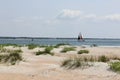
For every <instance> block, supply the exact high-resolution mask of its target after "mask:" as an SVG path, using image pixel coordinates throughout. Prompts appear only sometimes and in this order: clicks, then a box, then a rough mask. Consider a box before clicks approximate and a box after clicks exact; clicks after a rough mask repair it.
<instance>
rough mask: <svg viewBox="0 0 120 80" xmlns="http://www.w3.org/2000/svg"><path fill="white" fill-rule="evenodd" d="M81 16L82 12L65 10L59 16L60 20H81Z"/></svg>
mask: <svg viewBox="0 0 120 80" xmlns="http://www.w3.org/2000/svg"><path fill="white" fill-rule="evenodd" d="M80 15H82V12H81V11H80V10H72V9H63V10H62V11H61V12H60V14H59V15H58V18H60V19H74V18H79V17H80Z"/></svg>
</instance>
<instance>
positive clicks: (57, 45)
mask: <svg viewBox="0 0 120 80" xmlns="http://www.w3.org/2000/svg"><path fill="white" fill-rule="evenodd" d="M64 45H70V44H66V43H59V44H56V45H55V46H54V47H55V48H59V47H60V46H64Z"/></svg>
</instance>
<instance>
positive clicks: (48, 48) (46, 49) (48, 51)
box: [45, 46, 54, 53]
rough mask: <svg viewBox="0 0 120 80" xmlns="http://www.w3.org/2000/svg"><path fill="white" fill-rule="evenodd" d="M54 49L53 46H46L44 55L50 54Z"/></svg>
mask: <svg viewBox="0 0 120 80" xmlns="http://www.w3.org/2000/svg"><path fill="white" fill-rule="evenodd" d="M53 48H54V46H47V47H46V48H45V53H50V51H51V50H52V49H53Z"/></svg>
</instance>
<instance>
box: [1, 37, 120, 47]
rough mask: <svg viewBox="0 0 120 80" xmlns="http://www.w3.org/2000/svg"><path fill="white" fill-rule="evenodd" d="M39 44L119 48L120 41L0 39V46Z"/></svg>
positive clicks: (92, 39)
mask: <svg viewBox="0 0 120 80" xmlns="http://www.w3.org/2000/svg"><path fill="white" fill-rule="evenodd" d="M5 43H11V44H30V43H34V44H40V45H55V44H59V43H67V44H71V45H93V44H96V45H98V46H120V39H94V38H86V39H85V41H84V42H81V41H78V40H77V39H76V38H70V39H65V38H50V39H49V38H48V39H42V38H41V39H35V38H34V39H33V40H32V39H17V38H16V39H9V38H8V39H0V44H5Z"/></svg>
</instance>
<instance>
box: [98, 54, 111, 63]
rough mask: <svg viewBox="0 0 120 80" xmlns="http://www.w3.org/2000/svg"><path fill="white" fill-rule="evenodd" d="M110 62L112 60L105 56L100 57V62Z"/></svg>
mask: <svg viewBox="0 0 120 80" xmlns="http://www.w3.org/2000/svg"><path fill="white" fill-rule="evenodd" d="M109 60H110V58H108V57H106V56H105V55H102V56H99V57H98V61H99V62H108V61H109Z"/></svg>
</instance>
